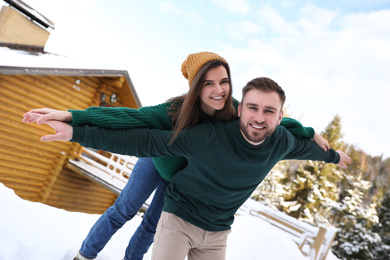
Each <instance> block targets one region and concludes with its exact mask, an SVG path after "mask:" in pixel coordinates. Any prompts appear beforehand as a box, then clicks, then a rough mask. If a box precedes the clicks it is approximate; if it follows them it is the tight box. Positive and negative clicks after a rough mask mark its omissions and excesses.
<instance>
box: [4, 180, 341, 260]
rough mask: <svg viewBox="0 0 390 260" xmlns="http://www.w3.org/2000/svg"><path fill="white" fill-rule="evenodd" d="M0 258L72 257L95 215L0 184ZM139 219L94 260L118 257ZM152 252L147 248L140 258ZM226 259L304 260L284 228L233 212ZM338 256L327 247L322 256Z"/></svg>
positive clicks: (330, 258)
mask: <svg viewBox="0 0 390 260" xmlns="http://www.w3.org/2000/svg"><path fill="white" fill-rule="evenodd" d="M0 207H1V209H2V210H1V214H0V260H27V259H28V260H38V259H39V260H42V259H44V260H71V259H73V257H74V256H75V255H76V253H77V250H78V249H79V247H80V245H81V243H82V241H83V239H84V237H85V236H86V234H87V233H88V231H89V229H90V228H91V226H92V225H93V224H94V223H95V221H96V219H97V218H98V217H99V215H96V214H85V213H78V212H69V211H66V210H62V209H57V208H53V207H50V206H47V205H45V204H42V203H37V202H29V201H26V200H23V199H21V198H20V197H18V196H17V195H15V193H14V191H13V190H12V189H9V188H7V187H5V186H4V185H3V184H2V183H0ZM140 221H141V218H140V217H139V216H135V217H134V219H133V220H132V221H129V222H127V223H126V225H125V226H124V227H123V228H122V229H120V230H119V231H118V232H117V233H116V234H115V235H114V236H113V238H112V239H111V240H110V242H109V243H108V244H107V245H106V247H105V248H104V249H103V251H102V252H101V253H100V254H99V256H98V258H97V259H99V260H111V259H118V260H119V259H122V258H123V256H124V250H125V248H126V245H127V243H128V241H129V239H130V236H131V234H133V232H134V231H135V229H136V228H137V226H138V224H139V223H140ZM150 257H151V250H149V252H148V254H147V255H146V256H145V258H144V259H146V260H148V259H150ZM227 259H229V260H236V259H245V260H251V259H253V260H255V259H261V260H286V259H290V260H300V259H302V260H308V259H309V258H308V257H304V256H303V255H302V253H301V252H300V251H299V249H298V247H297V245H296V244H295V243H294V242H293V241H292V240H291V239H290V238H288V237H287V236H286V235H285V233H284V232H283V231H281V230H279V229H277V228H275V227H273V226H271V225H270V224H269V223H267V222H265V221H263V220H261V219H259V218H256V217H253V216H249V215H248V216H237V217H236V220H235V222H234V224H233V227H232V233H231V234H230V236H229V238H228V249H227ZM336 259H337V258H336V257H335V256H334V255H332V253H331V252H330V253H329V254H328V257H327V260H336Z"/></svg>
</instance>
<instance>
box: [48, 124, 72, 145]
mask: <svg viewBox="0 0 390 260" xmlns="http://www.w3.org/2000/svg"><path fill="white" fill-rule="evenodd" d="M45 123H46V124H47V125H49V126H50V127H51V128H53V129H54V131H55V132H56V133H55V134H54V135H45V136H42V137H41V141H43V142H48V141H69V140H70V139H72V137H73V127H72V126H71V125H69V124H67V123H64V122H60V121H56V120H51V121H46V122H45Z"/></svg>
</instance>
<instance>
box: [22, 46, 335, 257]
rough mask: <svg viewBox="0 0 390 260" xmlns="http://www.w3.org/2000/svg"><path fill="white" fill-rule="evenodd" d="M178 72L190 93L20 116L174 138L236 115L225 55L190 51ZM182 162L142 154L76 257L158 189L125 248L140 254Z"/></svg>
mask: <svg viewBox="0 0 390 260" xmlns="http://www.w3.org/2000/svg"><path fill="white" fill-rule="evenodd" d="M182 73H183V75H184V77H185V78H187V79H188V82H189V86H190V90H189V91H188V93H187V94H185V95H183V96H180V97H176V98H172V99H171V100H169V101H168V102H166V103H163V104H160V105H157V106H153V107H143V108H140V109H129V108H98V107H93V108H88V109H87V110H69V112H68V111H55V110H49V109H36V110H32V111H30V112H28V113H26V114H25V119H24V120H23V121H24V122H34V121H37V123H44V122H45V121H46V120H60V121H66V122H70V123H71V124H72V125H73V126H77V125H84V124H88V125H96V126H102V127H109V128H130V127H131V128H135V127H149V128H157V129H163V130H174V131H175V134H174V135H173V136H172V140H174V138H175V137H176V136H177V135H178V134H179V132H180V130H182V129H184V128H188V127H191V126H193V125H195V124H199V123H202V122H205V121H228V120H232V119H235V118H236V117H237V107H238V101H236V100H234V99H233V98H232V88H231V76H230V69H229V66H228V64H227V62H226V61H225V59H224V58H222V57H221V56H219V55H217V54H215V53H211V52H201V53H195V54H190V55H189V56H188V58H187V59H186V60H185V61H184V62H183V65H182ZM39 116H41V117H39ZM281 124H282V125H284V126H285V127H287V128H288V129H289V130H290V131H291V132H292V133H293V134H294V135H297V136H300V137H304V138H313V137H314V140H315V141H316V142H317V144H319V145H320V146H321V147H322V148H323V149H324V150H327V149H329V146H328V144H327V142H326V141H325V140H324V139H323V138H322V137H321V136H319V135H318V134H315V133H314V131H313V129H312V128H304V127H303V126H302V125H301V124H300V123H299V122H297V121H295V120H293V119H290V118H285V119H283V120H282V123H281ZM43 140H44V141H50V136H45V137H43ZM185 165H186V160H185V159H184V158H178V157H175V158H153V159H151V158H140V159H139V160H138V162H137V164H136V165H135V167H134V169H133V172H132V174H131V175H130V179H129V181H128V183H127V185H126V186H125V188H124V189H123V191H122V192H121V194H120V196H119V197H118V198H117V200H116V202H115V204H114V205H113V206H112V207H110V208H109V209H108V210H107V211H106V212H105V213H104V214H103V215H102V216H101V217H100V218H99V219H98V221H97V222H96V223H95V224H94V226H93V227H92V228H91V230H90V232H89V234H88V236H87V237H86V239H85V240H84V242H83V244H82V246H81V248H80V251H79V254H78V256H77V257H76V258H75V259H93V258H95V257H96V256H97V254H98V253H99V252H100V251H101V250H102V249H103V247H104V246H105V245H106V243H107V242H108V241H109V240H110V238H111V236H112V235H113V234H114V233H115V232H116V231H117V230H118V229H119V228H121V227H122V226H123V225H124V224H125V223H126V222H127V221H128V220H130V219H131V218H132V217H133V216H134V215H135V214H136V213H137V212H138V210H139V209H140V208H141V206H142V205H143V203H144V202H145V201H146V199H147V198H148V197H149V196H150V194H151V193H152V192H153V190H154V189H156V192H155V195H154V198H153V200H152V203H151V205H150V206H149V208H148V210H147V211H146V213H145V216H144V217H143V220H142V223H141V224H140V226H139V227H138V229H137V231H136V232H135V233H134V235H133V236H132V238H131V240H130V243H129V245H128V247H127V249H126V253H125V259H127V260H129V259H142V258H143V255H144V254H145V253H146V252H147V250H148V248H149V246H150V245H151V244H152V242H153V236H154V233H155V231H156V226H157V223H158V219H159V217H160V214H161V211H162V206H163V204H164V196H163V193H164V191H165V189H166V187H167V186H168V184H169V181H170V180H171V179H172V177H173V176H174V174H175V173H176V172H177V171H178V170H180V169H181V168H183V167H184V166H185Z"/></svg>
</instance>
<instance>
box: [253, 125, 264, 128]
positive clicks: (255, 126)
mask: <svg viewBox="0 0 390 260" xmlns="http://www.w3.org/2000/svg"><path fill="white" fill-rule="evenodd" d="M252 126H253V128H256V129H264V128H265V127H264V126H257V125H252Z"/></svg>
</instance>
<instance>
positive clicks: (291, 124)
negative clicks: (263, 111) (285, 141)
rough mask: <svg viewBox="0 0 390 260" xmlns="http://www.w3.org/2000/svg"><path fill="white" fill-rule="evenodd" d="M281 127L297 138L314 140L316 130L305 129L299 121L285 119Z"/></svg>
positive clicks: (289, 118)
mask: <svg viewBox="0 0 390 260" xmlns="http://www.w3.org/2000/svg"><path fill="white" fill-rule="evenodd" d="M280 125H282V126H284V127H285V128H286V129H287V130H288V131H290V132H291V133H292V134H293V135H295V136H296V137H301V138H306V139H312V138H313V137H314V133H315V132H314V129H313V128H312V127H304V126H303V125H302V124H301V123H300V122H299V121H297V120H295V119H293V118H291V117H283V118H282V122H281V123H280Z"/></svg>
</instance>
